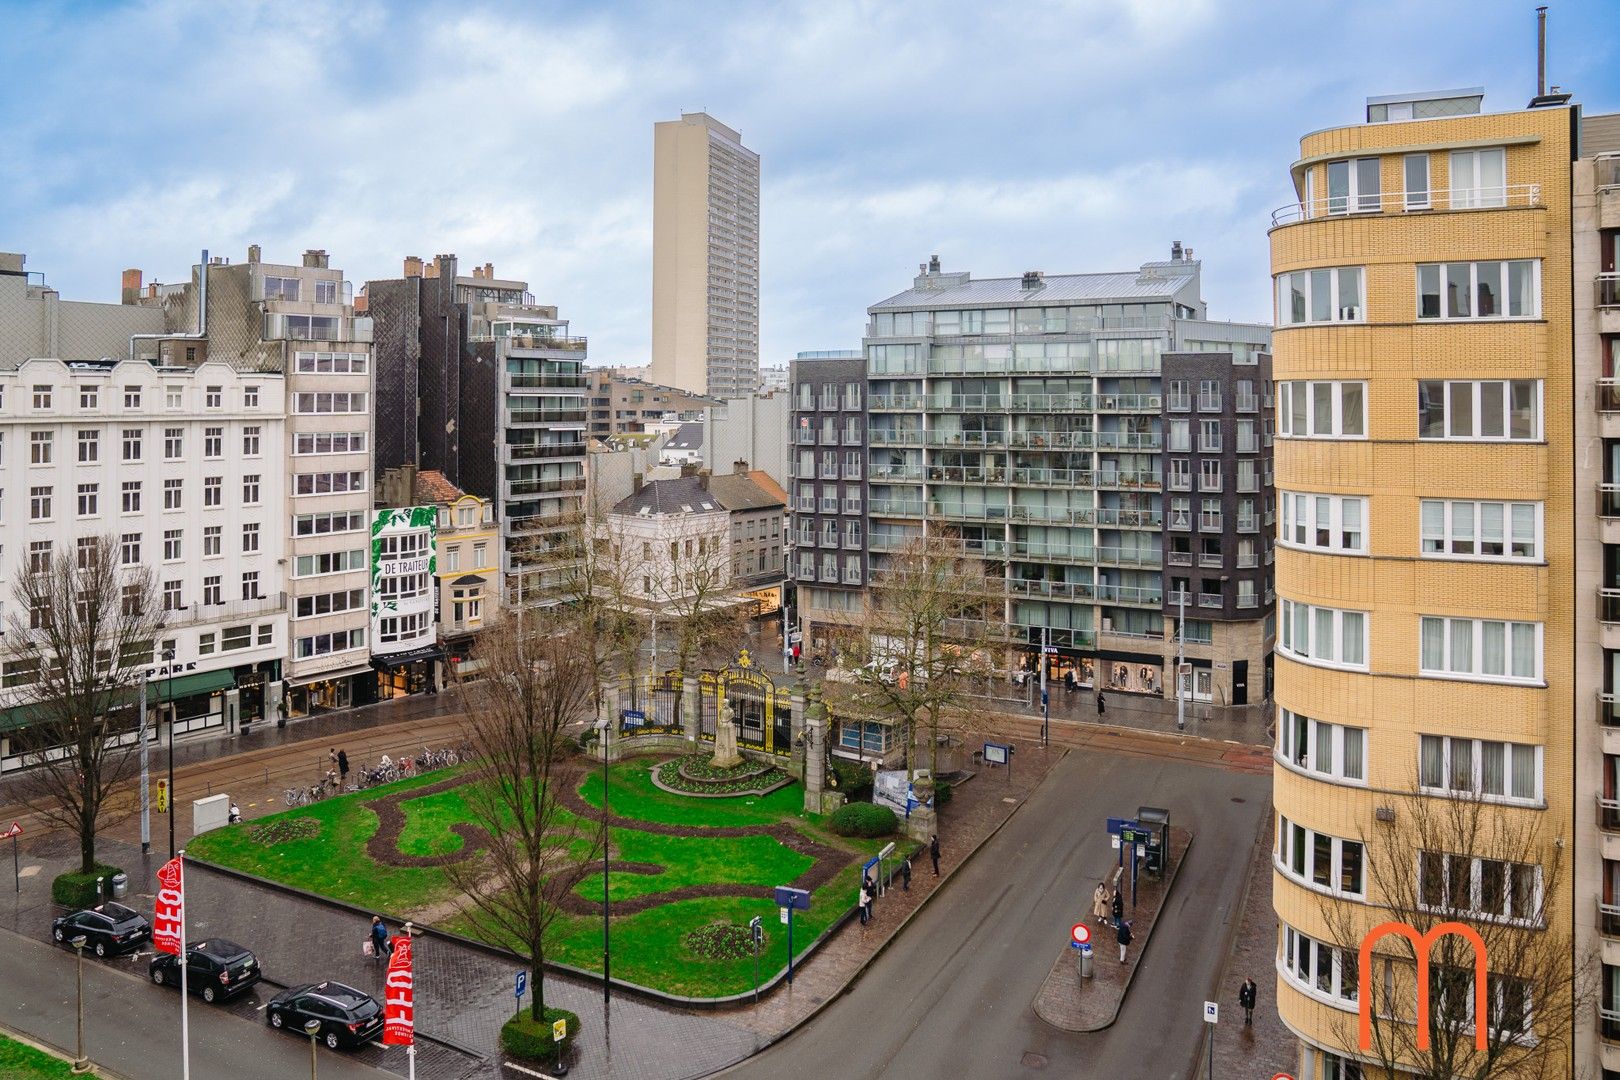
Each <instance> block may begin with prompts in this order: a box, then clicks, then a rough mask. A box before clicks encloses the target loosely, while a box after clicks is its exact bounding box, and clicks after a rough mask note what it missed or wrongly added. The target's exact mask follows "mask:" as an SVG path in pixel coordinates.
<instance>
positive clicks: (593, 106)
mask: <svg viewBox="0 0 1620 1080" xmlns="http://www.w3.org/2000/svg"><path fill="white" fill-rule="evenodd" d="M1550 20H1551V21H1550V32H1549V50H1548V51H1549V81H1551V82H1553V83H1558V84H1561V85H1562V86H1563V87H1565V88H1566V89H1570V90H1573V91H1574V92H1575V93H1576V99H1577V100H1578V101H1581V102H1582V103H1583V104H1584V105H1585V107H1586V109H1587V111H1588V112H1613V111H1617V110H1620V4H1617V3H1615V2H1613V0H1563V2H1560V0H1551V13H1550ZM1534 40H1535V16H1534V4H1533V3H1531V2H1530V0H1523V2H1517V0H1515V2H1502V0H1467V2H1456V3H1454V2H1449V0H1432V2H1430V3H1427V4H1421V5H1419V4H1412V3H1409V2H1401V0H1395V2H1384V0H1360V2H1358V3H1355V4H1346V3H1340V2H1334V3H1316V2H1312V0H1293V2H1289V3H1282V2H1272V0H1106V2H1105V0H1024V2H1022V3H1017V4H988V3H979V4H972V3H958V2H954V0H935V2H930V3H914V2H911V0H853V2H846V0H807V2H803V3H782V4H765V3H738V4H730V3H703V4H692V3H688V4H680V3H669V4H653V3H637V2H633V0H632V2H615V3H556V2H551V3H514V4H509V5H496V4H484V3H477V2H470V3H469V2H462V3H446V4H438V5H435V4H426V3H399V4H387V3H378V2H367V0H359V2H348V3H314V2H311V3H287V2H285V0H283V2H280V3H251V2H240V3H238V2H231V3H223V4H222V3H217V2H213V0H197V2H191V0H185V2H173V3H156V2H153V3H137V4H100V3H40V2H28V3H22V2H20V0H0V69H3V70H5V71H6V72H7V76H8V77H7V90H6V92H5V93H4V94H3V95H0V185H3V190H4V192H5V195H4V197H3V199H0V250H10V251H22V252H26V253H27V255H28V259H29V261H28V268H29V269H31V270H36V271H42V272H43V273H44V274H45V275H46V277H47V278H48V280H49V281H50V282H51V284H52V285H53V286H55V287H56V288H58V289H60V290H61V291H62V294H63V296H64V297H66V298H69V299H87V300H115V299H116V298H117V295H118V276H119V271H120V270H122V269H123V268H125V267H129V266H138V267H141V268H143V269H144V270H145V271H146V273H147V279H148V280H153V279H157V280H162V281H173V280H176V279H178V278H180V277H182V276H184V274H185V273H186V272H187V267H188V266H189V265H190V264H191V263H192V262H194V261H195V259H196V253H197V251H198V249H200V248H203V247H207V248H209V249H211V251H212V252H213V253H214V254H220V255H226V256H229V257H230V258H231V259H232V260H233V261H235V260H240V259H241V258H243V257H244V256H245V253H246V251H247V246H248V245H249V244H252V243H258V244H260V245H262V246H263V248H264V251H265V257H266V258H267V259H272V260H278V261H296V260H297V256H298V254H299V253H300V252H302V251H303V250H304V249H305V248H309V247H322V248H326V249H327V250H328V251H329V252H331V254H332V259H333V265H334V266H341V267H342V268H343V269H344V270H345V271H346V272H347V274H348V276H349V277H350V278H351V279H353V280H354V281H355V282H356V283H357V285H358V283H360V282H363V281H365V280H366V279H367V278H377V277H392V276H397V275H398V273H399V267H400V259H401V257H402V256H404V255H422V256H432V255H434V254H435V253H439V252H454V253H455V254H457V255H459V256H460V257H461V259H462V260H463V264H464V265H467V264H471V263H474V262H476V263H483V262H486V261H488V262H493V263H494V264H495V267H496V272H497V274H498V275H499V276H502V277H519V278H524V279H527V280H528V281H529V282H530V284H531V288H532V289H533V291H534V292H535V294H536V295H537V297H538V298H539V299H540V301H541V302H544V303H555V304H557V305H558V306H559V307H560V308H561V313H562V314H563V316H564V317H566V318H569V319H571V320H573V329H574V332H575V333H578V334H584V335H588V336H589V337H590V338H591V357H592V361H593V362H594V363H626V364H634V363H642V362H645V359H646V355H647V348H648V339H649V336H650V328H649V322H650V307H651V300H650V297H651V290H652V269H651V268H652V253H651V247H652V144H653V140H652V125H653V123H654V122H655V121H658V120H666V119H674V118H676V117H677V116H678V115H679V114H680V113H681V112H682V111H696V110H699V109H706V110H707V111H708V112H710V113H711V114H713V115H714V116H716V117H718V118H719V119H720V120H722V121H723V122H725V123H727V124H729V125H730V126H732V127H733V128H736V129H737V130H739V131H740V132H741V133H742V136H743V140H744V142H745V143H746V144H747V145H748V146H750V147H751V148H753V149H754V150H756V151H758V152H759V153H760V154H761V156H762V159H763V160H762V175H763V192H762V197H761V215H762V223H761V231H762V252H761V265H762V271H761V272H762V282H761V301H760V304H761V359H762V362H764V363H767V364H769V363H776V362H782V361H785V360H787V359H790V358H791V357H792V356H793V354H794V353H795V352H797V351H798V350H801V349H821V348H840V347H850V346H854V345H858V344H859V339H860V335H861V327H862V324H863V322H864V314H863V313H864V310H865V308H866V306H867V305H869V304H871V303H874V302H876V301H878V300H880V299H882V298H884V297H886V296H889V295H891V294H893V293H895V292H898V291H900V290H902V289H904V288H906V287H907V286H908V284H909V282H910V278H911V276H912V274H914V273H915V270H916V265H917V263H918V262H920V261H922V260H923V259H926V258H927V257H928V256H929V255H930V254H934V253H938V254H939V255H940V256H941V258H942V260H943V262H944V265H945V268H946V269H948V270H960V269H966V270H971V271H972V272H973V273H975V274H976V275H980V276H1006V275H1013V274H1017V273H1020V272H1021V271H1023V270H1026V269H1041V270H1045V271H1047V272H1048V273H1061V272H1074V271H1084V270H1116V269H1126V268H1132V267H1134V266H1136V265H1137V264H1138V263H1140V262H1142V261H1144V260H1148V259H1157V258H1164V257H1165V255H1166V253H1167V251H1168V246H1169V242H1170V241H1171V240H1172V239H1180V240H1183V241H1185V242H1186V243H1188V244H1190V245H1192V246H1193V247H1194V248H1195V250H1196V251H1197V253H1198V255H1199V257H1200V258H1202V259H1203V260H1204V274H1205V296H1206V299H1208V300H1209V302H1210V308H1211V314H1212V315H1213V316H1214V317H1217V318H1239V319H1253V320H1264V319H1268V318H1269V315H1270V305H1269V302H1268V299H1267V298H1268V295H1269V285H1268V278H1267V267H1266V260H1267V249H1266V235H1265V230H1266V226H1267V224H1268V222H1269V212H1270V211H1271V209H1272V208H1274V207H1276V206H1278V205H1280V204H1282V203H1284V202H1286V201H1288V200H1289V198H1290V197H1291V191H1290V188H1289V186H1288V180H1287V166H1288V164H1289V162H1291V161H1292V160H1293V159H1294V158H1295V157H1296V156H1297V152H1298V139H1299V136H1300V135H1301V134H1303V133H1305V132H1307V131H1311V130H1314V129H1317V128H1322V127H1328V126H1332V125H1336V124H1341V123H1352V122H1355V121H1356V120H1357V119H1358V117H1359V115H1360V114H1361V110H1362V103H1363V99H1364V98H1365V97H1366V96H1368V95H1372V94H1384V93H1395V92H1401V91H1409V90H1425V89H1445V88H1452V87H1460V86H1484V87H1485V88H1486V99H1485V107H1486V108H1487V109H1488V110H1503V109H1510V108H1519V107H1522V106H1523V105H1524V103H1525V102H1526V101H1527V100H1528V99H1529V97H1530V96H1531V95H1532V94H1533V93H1534V90H1535V51H1534Z"/></svg>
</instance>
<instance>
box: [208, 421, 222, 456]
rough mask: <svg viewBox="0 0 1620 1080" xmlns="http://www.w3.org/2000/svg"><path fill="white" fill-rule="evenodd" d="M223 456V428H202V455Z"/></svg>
mask: <svg viewBox="0 0 1620 1080" xmlns="http://www.w3.org/2000/svg"><path fill="white" fill-rule="evenodd" d="M224 456H225V429H224V428H217V427H211V428H203V457H205V458H220V457H224Z"/></svg>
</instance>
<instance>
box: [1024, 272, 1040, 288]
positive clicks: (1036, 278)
mask: <svg viewBox="0 0 1620 1080" xmlns="http://www.w3.org/2000/svg"><path fill="white" fill-rule="evenodd" d="M1042 284H1043V281H1042V275H1041V272H1040V271H1039V270H1025V271H1024V284H1023V287H1024V288H1025V289H1039V288H1040V287H1041V286H1042Z"/></svg>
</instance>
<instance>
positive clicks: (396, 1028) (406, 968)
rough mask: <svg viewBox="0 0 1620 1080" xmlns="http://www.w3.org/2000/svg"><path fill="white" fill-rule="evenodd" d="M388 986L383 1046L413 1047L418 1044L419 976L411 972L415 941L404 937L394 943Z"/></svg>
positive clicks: (384, 1005) (384, 1011)
mask: <svg viewBox="0 0 1620 1080" xmlns="http://www.w3.org/2000/svg"><path fill="white" fill-rule="evenodd" d="M385 985H386V987H387V989H386V991H385V997H384V999H383V1037H382V1041H383V1045H384V1046H410V1045H411V1044H412V1043H414V1042H415V1041H416V975H415V972H414V971H413V970H412V968H411V939H410V938H409V937H406V936H405V935H403V934H401V935H400V936H399V937H396V938H395V939H394V952H393V955H392V956H390V957H389V958H388V980H387V983H386V984H385Z"/></svg>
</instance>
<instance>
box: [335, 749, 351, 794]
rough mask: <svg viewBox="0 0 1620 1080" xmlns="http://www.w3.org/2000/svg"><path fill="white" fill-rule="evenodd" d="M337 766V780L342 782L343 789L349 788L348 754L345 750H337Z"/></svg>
mask: <svg viewBox="0 0 1620 1080" xmlns="http://www.w3.org/2000/svg"><path fill="white" fill-rule="evenodd" d="M337 766H338V780H340V781H341V782H342V786H343V787H348V786H349V752H348V751H347V750H339V751H338V755H337Z"/></svg>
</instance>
